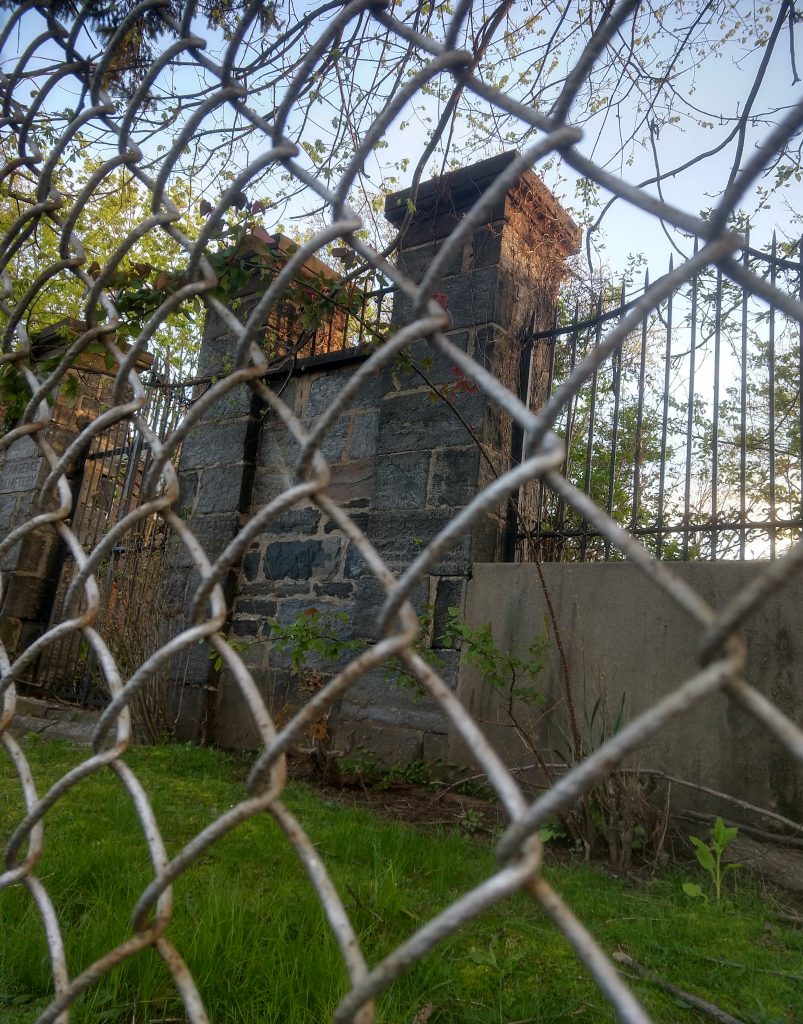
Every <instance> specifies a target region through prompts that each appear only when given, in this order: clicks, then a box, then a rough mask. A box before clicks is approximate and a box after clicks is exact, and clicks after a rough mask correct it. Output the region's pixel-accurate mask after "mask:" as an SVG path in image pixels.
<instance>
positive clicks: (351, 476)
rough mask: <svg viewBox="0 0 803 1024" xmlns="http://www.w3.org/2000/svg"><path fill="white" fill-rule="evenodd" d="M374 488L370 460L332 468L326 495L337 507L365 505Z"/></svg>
mask: <svg viewBox="0 0 803 1024" xmlns="http://www.w3.org/2000/svg"><path fill="white" fill-rule="evenodd" d="M373 486H374V463H373V460H372V459H361V460H360V461H359V462H344V463H341V464H340V465H337V466H332V478H331V480H330V481H329V484H328V485H327V488H326V493H327V494H328V495H329V497H330V498H331V499H332V501H336V502H337V503H338V505H352V504H354V503H355V502H360V503H362V504H363V505H365V504H367V503H368V501H369V499H370V498H371V494H372V492H373Z"/></svg>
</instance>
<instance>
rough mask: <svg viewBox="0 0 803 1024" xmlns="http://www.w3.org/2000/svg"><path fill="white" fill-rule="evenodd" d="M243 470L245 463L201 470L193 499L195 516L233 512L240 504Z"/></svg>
mask: <svg viewBox="0 0 803 1024" xmlns="http://www.w3.org/2000/svg"><path fill="white" fill-rule="evenodd" d="M245 469H246V466H245V463H243V462H234V463H232V464H231V465H229V466H218V467H216V468H213V469H204V470H202V471H201V474H200V478H199V480H198V493H197V495H196V498H195V508H194V513H195V516H199V515H208V514H209V513H210V512H234V511H235V510H236V509H237V508H238V507H239V504H240V494H241V492H242V486H243V473H244V472H245ZM195 516H194V517H193V523H194V518H195ZM193 529H194V526H193Z"/></svg>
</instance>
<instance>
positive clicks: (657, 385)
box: [522, 237, 803, 561]
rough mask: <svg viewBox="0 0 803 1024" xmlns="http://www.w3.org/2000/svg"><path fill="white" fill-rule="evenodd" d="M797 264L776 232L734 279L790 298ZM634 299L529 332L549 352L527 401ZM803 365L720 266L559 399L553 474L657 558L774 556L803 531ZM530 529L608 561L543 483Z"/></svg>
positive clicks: (573, 305) (772, 320)
mask: <svg viewBox="0 0 803 1024" xmlns="http://www.w3.org/2000/svg"><path fill="white" fill-rule="evenodd" d="M801 260H803V251H802V248H801V245H800V244H797V245H795V246H785V247H784V251H783V252H782V251H781V249H780V247H779V245H778V242H777V239H776V238H775V237H773V241H772V247H771V250H770V251H769V252H767V253H764V252H759V251H757V250H755V249H752V248H750V246H749V245H746V246H745V248H744V249H743V251H742V255H741V265H742V266H743V267H744V269H745V271H746V272H748V273H755V274H756V275H757V276H759V277H760V278H761V279H762V280H763V281H766V282H767V283H769V284H770V285H771V286H772V287H773V288H778V289H782V290H783V291H784V292H785V293H786V294H787V295H789V296H791V297H795V296H797V295H798V294H799V293H800V290H801V268H802V264H801ZM672 271H673V266H672V262H671V261H670V265H669V274H670V275H671V274H672ZM649 287H650V277H649V274H648V273H647V274H645V278H644V292H646V291H647V290H648V289H649ZM644 292H641V293H639V294H638V295H636V296H635V297H628V288H627V284H625V283H623V284H622V285H621V286H620V287H618V288H616V289H615V290H613V289H610V290H609V291H608V293H607V295H603V294H602V293H598V294H597V296H596V298H595V300H593V308H592V310H591V312H590V314H589V315H584V314H583V309H584V304H583V302H581V300H580V299H574V301H571V300H570V301H569V302H564V303H563V304H562V305H561V306H560V307H559V311H558V315H557V317H556V324H555V326H554V327H553V328H552V329H551V330H548V331H542V332H540V333H537V334H535V335H533V337H532V341H531V343H532V345H534V346H547V347H548V349H549V356H548V365H549V372H548V378H547V380H546V384H545V386H543V385H542V392H541V394H540V395H534V396H532V398H533V400H534V401H535V402H538V401H545V400H546V399H547V398H548V397H551V396H552V395H553V394H554V393H555V392H556V390H557V389H558V388H559V387H560V385H561V384H562V383H563V382H564V381H565V380H566V379H567V378H568V377H569V376H570V375H571V373H572V372H573V371H574V369H575V367H576V365H577V364H578V363H579V362H581V361H582V360H583V359H585V358H586V357H587V356H588V355H589V354H590V353H591V352H592V351H593V349H594V348H596V347H597V346H598V345H599V344H600V341H601V339H602V338H603V335H604V334H605V332H607V331H609V330H611V328H613V327H615V326H616V325H617V324H619V323H620V322H621V321H622V320H623V318H624V317H625V315H626V314H628V313H629V312H630V311H632V310H633V309H634V308H635V307H636V305H637V303H638V301H639V299H640V297H641V295H642V294H644ZM585 308H586V309H587V308H588V306H587V304H586V305H585ZM802 359H803V357H802V356H801V321H800V320H799V319H795V318H793V317H790V316H789V315H788V314H787V313H786V312H785V311H784V310H782V309H779V308H778V307H777V306H775V305H772V304H770V305H769V306H767V305H766V304H765V303H763V302H761V301H759V300H758V299H757V298H756V297H755V295H754V294H753V293H752V292H751V291H750V290H749V289H748V288H747V287H746V286H745V285H744V284H741V285H740V284H738V283H734V282H732V281H730V280H729V279H728V278H727V277H726V276H725V275H724V274H723V273H722V271H721V270H718V269H715V268H706V269H704V270H702V271H700V272H699V273H695V274H694V275H693V276H692V277H691V279H690V280H688V281H686V282H683V283H682V284H681V285H679V286H678V287H677V288H675V289H673V290H672V291H671V292H670V293H669V295H668V296H667V297H666V299H665V300H664V301H662V302H661V303H660V304H659V305H658V306H657V307H655V308H653V309H651V310H650V311H649V312H645V313H644V315H643V316H642V317H641V322H640V323H639V324H638V325H636V326H634V327H633V329H632V330H630V331H629V333H628V336H627V338H626V339H625V341H624V343H623V345H622V347H621V349H620V350H619V352H617V353H616V354H615V355H614V356H613V358H611V359H610V360H608V361H607V362H605V363H603V364H602V365H601V366H600V367H599V368H598V369H597V370H595V372H594V373H593V374H592V375H591V377H590V379H589V381H588V382H587V383H586V384H585V385H584V387H583V388H581V389H580V390H579V391H577V392H576V393H575V394H574V395H572V396H571V397H570V398H569V399H568V400H567V401H566V403H565V404H564V406H563V408H562V409H561V412H560V415H559V417H558V419H557V420H556V431H557V433H558V434H559V435H560V436H561V438H563V439H564V441H565V452H564V456H563V463H562V467H561V472H562V473H563V475H564V476H565V477H566V479H567V480H570V481H571V482H572V483H573V484H574V486H576V487H577V488H578V489H579V490H581V491H582V492H583V493H584V494H586V495H588V496H589V497H590V498H592V500H593V501H594V502H595V504H597V505H598V506H599V507H600V508H603V509H605V511H606V513H607V514H608V515H609V516H611V517H612V518H613V519H614V520H615V521H616V522H618V523H619V524H620V525H622V526H624V527H626V528H627V530H628V531H629V532H630V533H631V534H632V535H633V536H636V537H638V538H639V539H640V540H641V541H642V543H644V545H645V546H646V547H647V549H648V550H650V551H651V552H652V553H653V554H654V555H655V556H656V557H658V558H662V559H683V560H686V559H711V560H715V559H722V558H725V559H734V558H737V559H745V558H751V559H755V558H775V557H776V556H777V555H779V554H781V553H783V552H784V551H787V550H788V549H789V547H790V546H791V545H792V544H794V543H795V541H796V540H798V538H799V537H800V536H801V528H803V506H802V505H801V502H802V501H803V459H802V458H801V446H800V437H801V423H803V406H801V399H800V382H801V361H802ZM522 536H523V534H522ZM529 536H530V537H531V539H533V540H534V550H535V554H536V556H537V557H540V558H541V559H543V560H547V561H560V560H579V561H587V560H598V559H610V558H617V557H620V556H619V554H618V553H617V551H616V549H615V547H613V546H612V544H611V541H610V538H606V537H604V536H603V535H601V534H600V533H599V532H598V531H597V530H596V529H595V528H594V527H593V526H592V525H591V524H590V523H589V521H588V520H587V519H586V518H584V517H583V515H582V514H581V513H580V512H578V511H577V510H576V509H574V508H573V507H572V506H571V504H570V503H568V502H566V501H565V500H564V499H563V498H561V497H560V496H558V495H556V494H555V493H554V492H548V491H546V490H542V491H541V493H540V497H539V504H538V522H537V525H536V528H535V531H534V533H532V534H530V535H529Z"/></svg>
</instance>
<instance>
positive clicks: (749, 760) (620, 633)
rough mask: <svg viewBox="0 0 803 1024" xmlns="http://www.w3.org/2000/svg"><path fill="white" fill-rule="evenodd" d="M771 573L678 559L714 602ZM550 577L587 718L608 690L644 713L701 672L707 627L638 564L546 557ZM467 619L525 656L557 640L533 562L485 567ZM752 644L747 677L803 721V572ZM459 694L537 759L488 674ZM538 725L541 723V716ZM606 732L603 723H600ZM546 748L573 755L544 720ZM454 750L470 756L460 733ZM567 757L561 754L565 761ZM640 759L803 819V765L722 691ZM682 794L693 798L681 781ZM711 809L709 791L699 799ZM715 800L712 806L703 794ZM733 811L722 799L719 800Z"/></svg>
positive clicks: (759, 624)
mask: <svg viewBox="0 0 803 1024" xmlns="http://www.w3.org/2000/svg"><path fill="white" fill-rule="evenodd" d="M761 569H762V564H761V563H756V562H754V563H749V562H741V563H738V562H685V563H680V562H679V563H673V565H672V571H673V572H674V573H676V574H677V575H678V576H679V577H680V578H681V579H683V580H684V581H685V582H687V583H688V584H689V585H690V586H691V587H693V588H694V590H695V591H696V592H697V593H698V594H700V596H701V597H703V598H704V599H705V600H706V601H708V602H709V603H710V604H711V605H713V606H714V607H715V608H716V607H723V606H724V605H726V604H727V603H728V602H729V601H730V600H731V599H732V598H733V595H734V594H736V593H737V592H738V591H739V590H740V589H742V588H743V587H744V586H746V585H747V584H748V582H749V581H750V580H752V579H753V578H754V577H755V576H756V575H758V574H759V573H760V571H761ZM543 573H544V577H545V579H546V584H547V588H548V591H549V594H550V597H551V600H552V603H553V606H554V609H555V613H556V616H557V620H558V623H559V626H560V633H561V636H562V639H563V644H564V646H565V650H566V655H567V659H568V663H569V667H570V672H571V677H572V680H573V685H574V689H575V693H576V696H577V704H578V717H579V719H580V722H581V723H583V722H584V718H585V716H586V715H590V712H591V709H592V708H593V706H594V703H595V701H596V700H597V698H598V697H599V696H600V694H605V696H606V701H607V706H608V710H609V713H610V714H611V715H612V716H613V715H615V714H616V712H617V711H618V709H619V706H620V701H621V699H622V695H624V697H625V719H626V720H628V721H629V720H632V719H633V718H634V717H635V716H636V715H637V714H638V713H639V712H641V711H643V710H645V709H646V708H648V707H650V706H651V705H652V704H654V703H655V701H657V700H659V699H660V698H661V697H662V696H663V695H665V694H666V693H668V692H669V691H670V690H671V689H672V688H673V687H674V686H676V685H678V684H679V683H681V682H683V681H684V680H685V679H687V678H688V677H689V676H690V675H692V674H693V673H694V672H695V671H696V670H697V668H698V663H697V659H696V653H697V648H698V644H699V642H700V638H701V631H700V629H699V627H698V626H696V624H694V623H693V622H692V621H691V619H689V618H688V616H687V615H686V614H685V613H684V612H682V611H681V610H680V609H679V608H678V607H677V606H676V605H674V604H673V603H672V602H671V601H670V599H669V598H668V597H667V596H666V595H665V594H664V593H662V592H661V591H659V590H658V589H657V588H656V587H655V586H654V585H652V584H651V583H650V582H649V581H648V580H647V579H646V578H645V577H643V576H642V574H641V573H640V572H639V571H638V569H636V568H635V567H634V566H632V565H628V564H626V563H619V562H613V563H602V564H600V563H597V564H568V563H563V564H544V565H543ZM467 618H468V621H469V623H470V624H471V625H474V626H480V625H484V624H486V623H488V624H490V625H491V627H492V629H493V633H494V636H495V638H496V639H497V642H498V644H499V646H500V647H501V648H502V649H503V650H512V651H521V650H523V649H524V648H525V647H526V646H527V644H529V643H531V642H532V639H533V637H536V636H539V635H540V636H550V637H551V631H550V628H549V624H548V618H547V608H546V602H545V599H544V592H543V589H542V587H541V584H540V582H539V579H538V573H537V570H536V567H535V566H533V565H475V566H474V574H473V578H472V580H471V583H470V584H469V593H468V604H467ZM741 635H742V637H743V639H744V640H745V642H746V643H747V645H748V649H749V659H748V663H747V671H746V678H747V679H748V681H749V682H750V683H752V684H753V685H754V686H756V687H757V688H758V689H759V690H760V691H761V692H762V693H764V694H766V696H767V697H769V698H770V699H771V700H772V701H773V703H775V704H776V705H777V706H778V707H779V708H780V710H782V711H783V712H785V713H786V714H787V715H789V716H790V717H791V718H793V719H794V720H795V721H797V722H798V723H800V724H803V576H801V575H798V576H797V577H796V578H795V579H793V580H792V581H791V582H790V583H789V584H787V585H786V586H785V587H784V588H783V589H782V590H781V591H780V592H778V593H776V594H774V595H773V596H772V597H771V598H770V599H768V600H767V601H766V602H765V603H763V604H762V605H761V607H760V608H759V609H758V610H757V611H756V612H754V613H753V615H752V616H751V617H750V619H749V620H748V621H747V623H746V624H745V626H744V628H743V630H742V634H741ZM558 672H559V664H558V659H557V656H556V651H555V647H554V643H550V649H549V659H548V663H547V665H546V667H545V669H544V671H543V673H542V676H541V684H542V689H543V692H544V693H545V694H546V696H547V704H546V705H545V706H547V707H549V706H551V705H552V704H553V703H554V704H556V705H557V707H556V711H555V713H554V715H555V717H556V718H557V719H559V720H561V721H564V720H565V716H564V714H563V711H564V709H563V706H562V688H561V686H560V681H559V676H558ZM459 694H460V696H461V698H462V700H463V701H464V703H465V704H466V706H467V707H468V708H469V709H470V710H471V712H472V714H473V715H474V717H475V718H477V719H478V720H481V721H483V723H487V724H485V728H486V731H488V732H489V733H490V735H491V736H492V737H493V740H494V742H495V744H496V745H497V748H498V749H499V750H500V751H503V752H504V754H505V757H506V759H507V760H508V762H509V763H510V764H516V765H522V764H531V763H532V756H531V755H529V754H528V753H527V751H526V749H525V748H524V746H523V745H522V744H521V742H520V741H519V740H518V739H517V738H516V736H515V733H514V731H513V730H511V729H510V728H507V727H505V726H504V725H503V724H497V723H504V722H505V721H507V718H506V714H505V712H504V709H503V708H502V707H501V706H500V704H499V702H498V701H497V700H496V699H495V698H494V695H493V693H492V692H490V691H489V688H488V686H487V685H485V684H484V683H483V681H482V680H481V679H479V678H478V674H477V672H476V671H475V670H473V669H470V668H465V667H464V668H463V670H462V671H461V676H460V684H459ZM531 721H532V719H531ZM596 729H597V730H598V729H599V722H598V723H597V724H596ZM537 735H538V736H539V737H540V739H541V742H542V744H543V748H544V749H545V750H547V751H549V750H550V748H553V747H557V748H559V749H560V750H565V748H566V745H567V744H566V741H565V739H564V738H563V737H562V736H560V735H559V733H558V731H557V730H555V729H554V728H553V729H550V728H549V727H548V726H547V725H545V724H543V723H542V724H541V725H540V727H538V729H537ZM449 752H450V757H451V758H452V759H453V760H456V761H465V760H468V761H470V752H468V751H466V750H465V749H463V747H462V745H461V743H460V741H459V740H458V739H457V737H455V736H450V742H449ZM555 759H556V760H562V758H561V757H559V756H557V757H555ZM634 763H638V764H639V765H640V766H642V767H645V768H657V769H660V770H663V771H666V772H669V773H671V774H674V775H677V776H680V777H682V778H684V779H687V780H689V781H693V782H697V783H700V784H702V785H705V786H709V787H711V788H713V789H716V790H720V791H722V792H726V793H729V794H731V795H733V796H737V797H740V798H742V799H745V800H749V801H751V802H754V803H756V804H758V805H760V806H762V807H767V808H770V809H773V810H777V811H779V812H780V813H782V814H785V815H787V816H789V817H792V818H794V819H796V820H800V819H801V818H803V767H801V766H800V765H799V764H795V763H793V761H792V759H791V758H790V757H789V755H788V754H786V753H785V752H784V751H783V750H782V749H781V748H780V746H779V745H778V743H777V742H776V741H775V740H773V739H772V738H771V737H770V736H769V734H768V733H766V732H765V731H764V730H763V729H762V728H761V726H760V725H759V724H758V723H757V722H756V720H755V719H754V718H752V717H751V716H749V715H747V714H746V713H745V712H743V711H742V710H741V709H740V708H739V707H738V706H736V705H735V704H734V703H733V702H731V701H729V700H728V698H727V697H725V696H722V695H720V694H715V695H713V696H711V697H709V698H708V699H707V700H706V701H705V702H704V703H703V704H701V705H699V706H698V707H696V708H694V709H693V710H691V711H690V712H688V713H687V714H686V715H684V716H683V717H682V718H681V719H679V720H677V721H675V722H674V723H672V724H671V725H669V726H668V727H667V728H666V729H664V730H662V731H661V732H660V733H659V734H658V736H656V737H655V738H654V739H653V740H651V741H650V742H649V743H648V744H647V745H646V746H645V747H644V749H643V750H642V751H641V753H640V755H639V756H638V758H637V759H636V761H635V762H634ZM673 799H675V800H676V802H679V803H686V802H690V801H691V797H690V795H689V791H688V790H687V791H684V790H683V789H682V788H680V787H677V786H676V787H674V789H673ZM693 800H694V804H695V806H696V807H698V808H699V807H700V806H701V799H700V796H699V795H696V796H695V797H694V798H693ZM703 804H704V801H703ZM719 810H720V811H721V810H722V806H720V807H719Z"/></svg>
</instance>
